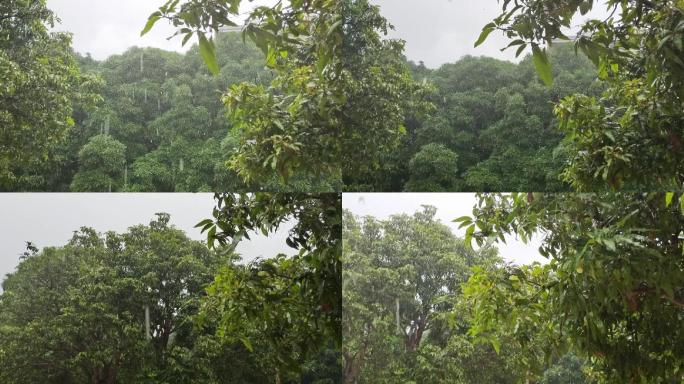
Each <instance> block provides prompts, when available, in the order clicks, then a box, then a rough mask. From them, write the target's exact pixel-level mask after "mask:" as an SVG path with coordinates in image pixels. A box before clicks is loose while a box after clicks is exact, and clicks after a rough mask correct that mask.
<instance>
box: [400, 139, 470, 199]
mask: <svg viewBox="0 0 684 384" xmlns="http://www.w3.org/2000/svg"><path fill="white" fill-rule="evenodd" d="M457 168H458V155H457V154H455V153H454V152H452V151H451V150H449V149H448V148H447V147H445V146H444V145H441V144H434V143H430V144H426V145H424V146H423V147H422V148H421V149H420V151H418V153H416V154H415V155H414V156H413V158H412V159H411V161H410V162H409V173H410V175H411V178H410V179H409V181H408V182H407V183H406V187H405V188H406V190H407V191H433V192H437V191H449V190H452V189H453V188H454V185H455V184H456V182H457V176H456V175H457V174H456V170H457Z"/></svg>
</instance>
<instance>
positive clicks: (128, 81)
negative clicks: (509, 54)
mask: <svg viewBox="0 0 684 384" xmlns="http://www.w3.org/2000/svg"><path fill="white" fill-rule="evenodd" d="M240 3H241V2H240V1H239V0H232V1H227V0H224V1H219V2H217V4H215V6H209V4H208V3H207V0H193V1H189V2H182V3H181V2H179V1H175V0H171V1H167V2H166V3H165V4H164V5H163V6H161V7H160V8H159V10H158V11H157V12H155V13H153V14H152V15H150V17H149V21H148V23H147V25H145V26H144V27H143V26H141V29H142V33H143V34H144V33H146V32H148V31H149V30H151V29H152V28H154V25H155V24H156V23H158V22H159V21H160V20H164V21H167V22H170V23H171V24H173V25H174V26H175V27H177V28H178V30H177V33H176V35H181V36H183V39H182V42H181V44H183V45H184V44H186V43H188V42H190V41H196V42H197V44H196V45H195V46H194V47H193V48H192V49H191V50H190V51H189V52H188V53H187V54H185V55H181V54H176V53H170V52H163V51H160V50H155V49H135V48H132V49H130V50H128V51H127V52H125V53H123V54H121V55H114V56H112V57H110V58H108V59H107V60H104V61H103V62H95V61H93V60H91V59H89V58H87V57H80V56H78V55H76V56H75V55H74V54H73V52H72V51H71V48H70V36H69V35H68V34H64V33H49V32H48V30H47V26H48V25H53V24H54V22H55V16H54V15H53V14H52V13H51V12H50V11H49V10H47V9H46V8H45V6H44V5H41V6H37V7H35V9H34V8H32V7H29V6H23V7H24V8H25V9H23V8H22V6H20V5H18V4H15V3H14V2H12V3H8V4H7V5H3V7H4V8H2V9H1V10H0V12H2V14H8V15H13V14H16V15H18V16H17V17H8V18H3V19H2V20H0V22H2V23H3V24H2V31H3V35H2V39H1V40H0V44H1V45H2V46H1V47H0V48H2V52H3V53H2V60H4V61H3V62H4V63H5V64H6V65H3V74H2V76H3V83H4V84H6V86H5V87H3V88H2V89H0V91H2V94H0V97H2V104H1V105H2V108H3V109H2V111H0V112H1V114H0V118H2V119H3V120H2V121H3V131H2V135H3V136H2V147H1V148H0V150H1V152H0V154H1V155H2V158H1V159H0V166H1V168H0V170H1V171H2V172H1V173H0V176H1V178H0V181H1V182H2V184H0V187H1V188H2V189H3V190H60V191H61V190H73V191H110V190H112V191H197V190H210V189H214V190H216V189H230V190H253V189H258V190H264V189H268V190H288V191H303V190H304V191H332V190H341V189H344V190H348V191H359V190H364V191H368V190H373V191H381V190H382V191H404V190H406V191H437V190H439V191H502V190H544V191H558V190H564V191H569V190H586V191H594V190H597V189H605V188H609V189H610V188H621V187H627V188H636V189H640V188H641V187H643V186H644V185H651V184H654V185H659V186H662V187H663V188H678V187H681V185H682V176H681V171H680V170H681V169H682V168H683V167H682V161H684V157H683V156H682V155H681V153H682V152H683V151H681V146H682V137H683V136H684V133H683V132H682V120H683V119H682V110H684V108H682V106H683V104H682V103H683V102H684V101H683V100H682V99H683V98H684V97H683V95H682V89H684V86H683V85H682V79H683V78H684V76H683V75H682V74H683V73H684V63H683V62H682V61H681V57H682V49H683V48H682V47H683V46H682V39H684V37H683V36H682V34H683V33H684V32H682V17H683V16H682V12H683V11H682V9H681V4H679V3H678V2H677V1H674V0H668V1H664V2H662V4H660V3H658V4H646V5H644V3H643V2H640V1H636V2H635V1H630V0H609V1H608V2H607V4H606V5H607V6H609V7H610V8H611V9H613V10H617V9H618V8H620V9H622V11H621V12H617V13H616V12H615V11H614V12H612V14H610V17H608V18H607V19H606V20H594V21H587V22H585V23H584V24H582V25H580V26H579V31H578V32H577V33H578V34H577V36H576V37H574V38H572V37H570V36H566V35H565V33H568V32H567V30H568V29H569V28H570V27H571V26H570V21H571V20H572V18H573V16H575V15H578V14H581V15H584V14H586V13H587V12H589V11H590V10H591V9H592V8H593V7H594V6H595V4H594V2H593V1H589V2H577V1H569V2H567V4H566V2H563V3H558V4H556V3H553V2H551V1H548V3H549V4H547V5H545V6H540V7H533V6H524V5H520V6H517V7H513V8H510V2H503V3H502V11H503V13H502V14H501V15H499V16H498V17H496V18H495V19H494V20H493V21H492V22H491V23H490V24H487V25H486V26H485V27H484V28H483V31H482V34H481V35H480V37H479V38H477V37H476V36H473V42H474V43H476V45H479V44H481V43H482V42H483V41H485V40H486V39H487V37H488V36H489V35H490V34H491V33H493V32H502V33H504V34H505V35H506V37H507V38H509V39H510V40H511V42H510V45H509V46H508V47H502V48H504V49H506V48H509V49H511V48H514V49H517V53H516V54H517V56H520V57H522V60H521V61H520V62H519V63H512V62H505V61H498V60H494V59H492V58H486V57H479V58H477V57H464V58H462V59H460V60H459V61H457V62H455V63H449V64H445V65H443V66H442V67H440V68H438V69H434V70H431V69H427V68H425V67H424V66H423V65H421V64H420V63H418V64H415V63H412V62H408V61H407V60H406V58H405V57H404V43H403V42H402V41H399V40H393V39H389V38H387V37H386V35H387V32H388V30H389V29H390V28H392V27H391V25H390V24H389V23H388V22H387V20H385V18H384V17H383V16H382V10H381V9H380V8H379V7H378V6H374V5H372V4H371V3H369V2H368V1H367V0H344V1H333V0H316V1H314V2H313V3H312V4H309V2H299V1H298V2H292V3H291V4H289V5H287V6H284V5H283V4H280V3H278V4H276V5H274V6H261V7H257V8H256V9H255V10H254V11H252V12H251V13H249V17H248V18H247V20H246V21H244V25H243V26H242V33H241V35H242V36H241V37H242V40H244V41H245V42H244V43H242V42H241V38H240V36H239V35H240V34H231V33H221V30H222V28H223V27H236V26H238V25H239V24H238V20H237V17H238V16H239V12H238V8H239V5H240ZM543 3H545V4H546V2H543ZM15 8H17V9H15ZM22 9H23V10H25V11H26V12H23V11H22ZM17 10H18V11H19V12H18V13H17ZM199 15H202V17H199ZM634 23H637V24H639V25H640V26H641V28H626V27H625V26H629V25H632V24H634ZM525 54H526V56H525Z"/></svg>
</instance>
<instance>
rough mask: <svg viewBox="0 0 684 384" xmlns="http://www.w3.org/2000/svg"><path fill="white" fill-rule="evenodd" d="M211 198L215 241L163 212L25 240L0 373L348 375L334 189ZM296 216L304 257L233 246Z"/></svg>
mask: <svg viewBox="0 0 684 384" xmlns="http://www.w3.org/2000/svg"><path fill="white" fill-rule="evenodd" d="M216 198H217V207H216V210H215V215H214V217H213V218H212V219H207V220H205V221H203V222H201V223H199V224H198V227H201V228H202V229H203V230H205V232H206V233H207V242H199V241H194V240H190V239H189V238H188V237H187V235H186V234H185V233H183V232H182V231H180V230H178V229H176V228H175V227H173V226H171V225H170V224H169V220H170V217H169V215H168V214H164V213H160V214H158V215H157V217H156V218H154V219H153V220H152V221H151V222H150V223H149V225H137V226H134V227H131V228H129V229H128V231H126V232H125V233H115V232H107V233H104V234H102V233H97V232H95V231H94V230H93V229H90V228H81V229H80V230H79V231H76V232H75V233H74V236H73V238H72V239H71V240H70V241H69V242H68V243H67V244H66V245H64V246H60V247H48V248H44V249H42V250H39V249H38V248H37V247H35V246H34V245H33V244H31V243H29V246H28V249H27V251H26V252H25V253H24V254H23V255H22V257H21V262H20V264H19V266H18V267H17V269H16V271H15V272H13V273H11V274H9V275H8V276H7V278H6V279H5V280H4V281H3V285H2V287H3V292H2V294H0V381H2V382H3V383H13V384H14V383H17V384H18V383H36V382H41V383H74V384H77V383H91V384H100V383H101V384H105V383H108V384H114V383H132V382H135V383H143V382H144V383H207V384H208V383H274V382H275V383H318V384H332V383H337V382H340V381H341V378H342V367H341V364H340V353H339V345H340V342H341V341H340V340H341V335H340V326H339V323H340V319H341V316H340V312H341V307H340V303H339V297H340V282H339V274H335V273H331V272H330V270H335V269H336V270H339V265H338V264H339V248H340V241H341V240H340V229H341V228H340V223H341V216H340V215H341V206H340V197H339V195H334V194H330V195H318V196H309V195H300V196H293V195H274V194H264V195H259V194H256V195H217V197H216ZM236 211H239V212H241V213H236ZM292 220H294V222H293V224H294V226H293V228H292V230H291V231H290V233H289V236H288V238H287V241H286V242H287V245H289V247H291V248H293V250H295V252H297V255H296V256H294V257H286V256H285V255H282V254H281V255H268V256H267V258H266V259H256V260H253V261H251V262H249V263H245V262H242V261H240V259H241V257H240V255H238V254H236V253H235V252H234V249H235V246H236V245H237V243H238V242H239V241H247V240H248V239H249V235H250V233H252V232H253V231H258V232H262V233H265V234H270V233H273V232H274V231H276V230H277V228H278V227H279V225H280V224H281V223H283V222H285V221H292Z"/></svg>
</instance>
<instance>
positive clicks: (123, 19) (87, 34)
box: [47, 0, 275, 60]
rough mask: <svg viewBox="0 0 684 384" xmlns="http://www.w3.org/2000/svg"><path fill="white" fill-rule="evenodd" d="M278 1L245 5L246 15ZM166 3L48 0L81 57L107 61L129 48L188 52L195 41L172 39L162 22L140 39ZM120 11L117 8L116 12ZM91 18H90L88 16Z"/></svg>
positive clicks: (168, 27) (257, 0)
mask: <svg viewBox="0 0 684 384" xmlns="http://www.w3.org/2000/svg"><path fill="white" fill-rule="evenodd" d="M274 2H275V1H274V0H255V1H253V2H245V3H246V4H245V5H244V6H243V11H242V12H243V14H245V13H246V12H247V11H248V10H250V9H252V8H253V7H255V6H257V5H267V4H273V3H274ZM163 4H164V0H117V1H115V2H113V1H109V0H48V1H47V6H48V8H49V9H51V10H52V11H53V12H55V14H56V15H57V17H59V18H60V19H61V24H59V25H56V26H55V28H54V30H56V31H67V32H71V33H73V47H74V50H76V52H79V53H81V54H84V55H85V54H86V53H90V54H91V55H92V57H93V58H95V59H97V60H103V59H106V58H107V57H109V56H110V55H113V54H119V53H122V52H124V51H126V49H128V48H129V47H132V46H138V47H156V48H161V49H165V50H170V51H178V52H185V51H186V50H187V49H188V48H190V46H191V45H192V43H193V42H195V40H194V39H193V40H191V41H190V42H188V44H186V45H185V47H182V46H181V39H182V36H181V37H177V38H173V39H171V40H168V39H167V38H168V37H169V36H171V35H173V33H174V32H175V29H174V27H173V26H171V25H169V24H168V23H166V22H165V21H163V20H162V21H159V22H158V23H157V24H156V25H155V26H154V28H152V30H151V31H150V32H148V33H147V34H146V35H145V36H143V37H140V31H141V30H142V29H143V27H144V26H145V23H146V22H147V17H148V16H149V15H150V14H151V13H152V12H154V11H156V10H157V8H159V7H160V6H161V5H163ZM114 8H116V9H114ZM85 15H87V17H84V16H85Z"/></svg>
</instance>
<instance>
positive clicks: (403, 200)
mask: <svg viewBox="0 0 684 384" xmlns="http://www.w3.org/2000/svg"><path fill="white" fill-rule="evenodd" d="M476 203H477V198H476V197H475V194H474V193H345V194H343V195H342V206H343V207H344V209H348V210H349V211H351V212H352V213H354V214H355V215H357V216H361V217H363V216H374V217H375V218H377V219H387V218H388V217H390V216H391V215H396V214H402V213H405V214H408V215H412V214H414V213H415V212H417V211H419V210H421V209H422V208H421V205H432V206H435V207H436V208H437V215H436V217H437V218H438V219H439V220H440V221H441V222H442V223H443V224H446V225H447V226H449V227H450V228H451V230H452V232H454V233H455V234H456V235H457V236H459V237H463V236H464V235H465V229H458V224H457V223H453V222H452V220H454V219H455V218H457V217H461V216H466V215H470V216H472V209H473V206H474V205H475V204H476ZM506 242H507V244H498V245H497V247H498V248H499V253H500V255H501V257H503V258H504V260H506V261H508V262H511V263H515V264H519V265H520V264H529V263H532V262H535V261H538V262H540V263H546V262H547V260H546V259H545V258H544V257H542V256H541V255H540V254H539V252H538V248H539V246H540V245H541V241H540V240H539V238H537V237H535V239H533V241H531V242H530V243H528V244H524V243H523V242H522V241H520V240H519V239H516V238H510V237H508V238H506ZM474 244H475V243H473V245H474Z"/></svg>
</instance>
